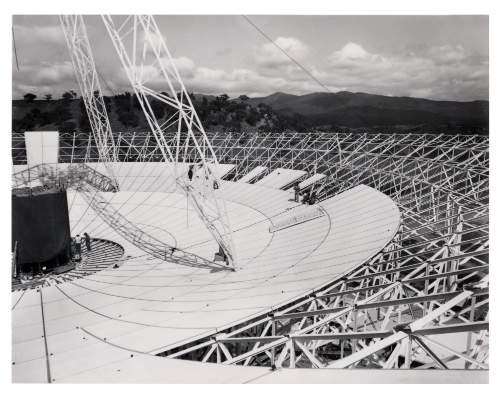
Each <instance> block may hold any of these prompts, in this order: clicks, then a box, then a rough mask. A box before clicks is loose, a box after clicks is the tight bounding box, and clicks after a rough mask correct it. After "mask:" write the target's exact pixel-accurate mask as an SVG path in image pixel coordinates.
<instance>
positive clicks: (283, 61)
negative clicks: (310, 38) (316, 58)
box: [255, 37, 309, 67]
mask: <svg viewBox="0 0 500 396" xmlns="http://www.w3.org/2000/svg"><path fill="white" fill-rule="evenodd" d="M278 47H279V48H278ZM280 48H282V49H283V50H284V51H285V52H286V53H287V54H289V55H290V56H291V57H292V58H294V59H296V60H298V61H300V60H302V59H304V58H305V57H306V56H307V55H308V54H309V48H308V47H307V46H306V45H305V44H304V43H302V42H301V41H300V40H299V39H296V38H294V37H278V38H277V39H276V40H275V41H274V44H273V43H266V44H263V45H262V46H260V47H257V48H256V49H255V61H256V63H257V64H258V65H259V66H262V67H276V66H283V65H285V66H286V65H289V64H290V58H288V57H287V56H286V55H285V54H284V53H283V51H281V50H280Z"/></svg>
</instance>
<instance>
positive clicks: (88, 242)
mask: <svg viewBox="0 0 500 396" xmlns="http://www.w3.org/2000/svg"><path fill="white" fill-rule="evenodd" d="M83 236H84V237H85V246H86V247H87V252H90V251H91V250H92V247H91V246H90V236H89V234H87V233H86V232H85V233H83Z"/></svg>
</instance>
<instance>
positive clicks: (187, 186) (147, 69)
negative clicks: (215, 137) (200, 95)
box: [102, 15, 236, 268]
mask: <svg viewBox="0 0 500 396" xmlns="http://www.w3.org/2000/svg"><path fill="white" fill-rule="evenodd" d="M102 19H103V21H104V24H105V26H106V29H107V31H108V33H109V36H110V37H111V40H112V42H113V45H114V47H115V49H116V51H117V53H118V56H119V58H120V60H121V62H122V65H123V68H124V70H125V73H126V75H127V77H128V79H129V81H130V83H131V85H132V88H133V90H134V93H135V95H136V98H137V100H138V102H139V104H140V106H141V108H142V110H143V112H144V115H145V117H146V120H147V122H148V124H149V126H150V128H151V130H152V131H153V133H154V136H155V138H156V142H157V144H158V147H159V149H160V151H161V154H162V156H163V159H164V160H165V162H169V163H172V164H173V169H174V175H175V180H176V183H177V185H178V186H179V187H180V188H181V189H182V190H183V191H184V192H185V193H186V194H187V196H188V197H189V198H190V199H191V203H192V204H193V206H194V208H195V210H196V212H197V214H198V216H199V218H200V219H201V220H202V221H203V223H204V224H205V226H206V227H207V229H208V230H209V232H210V233H211V234H212V236H213V238H214V239H215V240H216V241H217V243H218V244H219V246H220V248H221V249H222V250H223V252H224V255H223V256H225V257H223V258H224V259H225V260H226V261H227V264H228V265H230V266H232V267H233V268H234V266H235V263H236V256H235V249H234V245H233V239H232V234H231V227H230V224H229V218H228V216H227V211H226V206H225V202H224V200H223V199H222V191H221V190H222V188H223V186H222V183H221V181H220V179H219V176H218V175H217V169H218V160H217V157H216V155H215V153H214V150H213V148H212V146H211V144H210V141H209V139H208V138H207V135H206V133H205V130H204V128H203V126H202V124H201V122H200V119H199V118H198V115H197V114H196V110H195V108H194V106H193V103H192V100H191V97H190V95H189V93H188V92H187V90H186V88H185V86H184V84H183V82H182V79H181V77H180V75H179V72H178V70H177V67H176V60H175V59H174V58H173V57H172V56H171V54H170V52H169V50H168V48H167V46H166V44H165V40H164V38H163V36H162V34H161V32H160V30H159V28H158V26H157V24H156V22H155V20H154V18H153V17H152V16H139V15H134V16H128V17H126V18H125V20H124V21H122V22H121V23H119V24H118V23H115V21H114V20H113V18H112V17H111V16H103V17H102ZM158 103H160V104H163V105H168V108H169V109H170V110H172V111H171V113H168V114H167V116H166V117H165V118H166V119H165V120H160V119H159V117H158V116H157V114H155V104H158Z"/></svg>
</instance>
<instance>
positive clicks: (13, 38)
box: [12, 25, 19, 71]
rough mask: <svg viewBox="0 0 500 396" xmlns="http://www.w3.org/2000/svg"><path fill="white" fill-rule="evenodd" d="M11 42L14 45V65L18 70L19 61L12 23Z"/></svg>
mask: <svg viewBox="0 0 500 396" xmlns="http://www.w3.org/2000/svg"><path fill="white" fill-rule="evenodd" d="M12 43H13V47H14V57H15V58H16V67H17V71H19V61H18V60H17V48H16V36H15V35H14V25H12Z"/></svg>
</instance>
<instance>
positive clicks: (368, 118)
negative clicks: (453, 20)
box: [12, 91, 489, 134]
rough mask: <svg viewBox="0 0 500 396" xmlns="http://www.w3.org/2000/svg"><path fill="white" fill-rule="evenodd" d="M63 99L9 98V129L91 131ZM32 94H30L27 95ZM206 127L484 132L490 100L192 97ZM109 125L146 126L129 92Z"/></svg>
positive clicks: (162, 113) (74, 100)
mask: <svg viewBox="0 0 500 396" xmlns="http://www.w3.org/2000/svg"><path fill="white" fill-rule="evenodd" d="M65 95H66V98H63V99H54V100H52V99H47V100H33V98H31V100H26V99H25V100H13V101H12V125H13V130H14V131H18V132H22V131H24V130H75V129H79V130H83V131H86V130H89V128H90V124H89V122H88V119H87V115H86V113H85V107H84V105H83V101H82V99H81V98H78V97H77V96H76V93H74V92H73V96H72V95H69V94H67V93H65ZM32 96H34V95H32ZM191 97H192V100H193V103H194V105H195V107H196V110H197V112H198V115H199V116H200V119H201V121H202V123H203V125H204V126H205V128H206V129H207V130H231V131H237V132H239V131H250V132H251V131H255V130H263V131H281V130H296V131H299V132H307V131H309V130H313V129H318V130H324V131H339V130H340V131H345V130H353V131H358V130H359V131H367V132H371V131H372V132H381V131H383V132H408V131H409V132H428V133H480V134H487V133H488V125H489V102H488V101H486V100H476V101H471V102H454V101H436V100H429V99H419V98H413V97H394V96H383V95H373V94H366V93H352V92H346V91H343V92H337V93H311V94H307V95H291V94H287V93H282V92H277V93H274V94H272V95H269V96H264V97H253V98H249V97H248V96H246V95H241V96H239V97H236V98H233V99H230V98H229V97H228V96H227V95H224V94H222V95H219V96H214V95H203V94H192V95H191ZM105 101H106V107H107V108H108V115H109V119H110V123H111V126H112V129H113V130H116V131H127V130H148V129H149V128H148V123H147V121H146V119H145V117H144V115H143V114H142V111H141V108H140V106H139V105H138V102H137V99H136V98H135V97H134V95H131V94H129V93H125V94H121V95H116V96H113V97H105ZM152 102H156V103H152V104H153V108H154V111H155V112H156V114H157V118H158V119H159V120H160V121H162V120H166V119H168V118H169V117H170V116H171V115H172V114H171V112H172V110H171V109H170V110H169V108H168V106H167V105H165V104H163V103H161V102H158V101H155V100H154V99H153V100H152Z"/></svg>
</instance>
